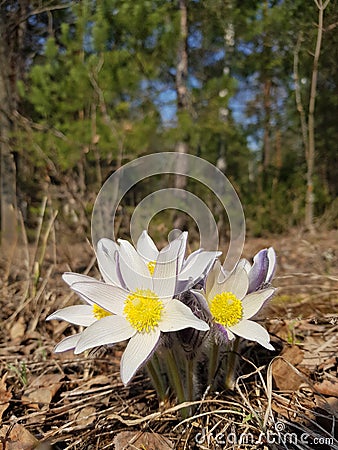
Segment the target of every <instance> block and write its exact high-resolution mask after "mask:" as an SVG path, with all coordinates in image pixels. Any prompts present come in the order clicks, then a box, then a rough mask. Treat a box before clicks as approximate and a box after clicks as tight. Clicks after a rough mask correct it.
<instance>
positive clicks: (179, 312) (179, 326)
mask: <svg viewBox="0 0 338 450" xmlns="http://www.w3.org/2000/svg"><path fill="white" fill-rule="evenodd" d="M159 327H160V330H161V331H163V332H164V333H165V332H169V331H178V330H183V329H185V328H195V329H196V330H201V331H208V330H209V325H208V324H207V323H206V322H204V321H203V320H201V319H198V318H197V317H196V316H195V315H194V314H193V313H192V311H191V309H190V308H189V307H188V306H187V305H184V304H183V303H182V302H180V301H179V300H175V299H173V300H169V301H168V302H166V303H165V309H164V311H163V313H162V318H161V322H160V323H159Z"/></svg>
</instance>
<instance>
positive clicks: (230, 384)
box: [225, 337, 240, 389]
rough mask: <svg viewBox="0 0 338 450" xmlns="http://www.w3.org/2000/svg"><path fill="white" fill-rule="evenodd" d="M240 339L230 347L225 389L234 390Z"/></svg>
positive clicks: (236, 339)
mask: <svg viewBox="0 0 338 450" xmlns="http://www.w3.org/2000/svg"><path fill="white" fill-rule="evenodd" d="M239 342H240V338H238V337H236V338H235V340H234V342H233V343H232V345H231V348H230V345H229V353H228V358H227V371H226V376H225V388H226V389H233V388H234V380H235V369H236V364H237V351H238V347H239Z"/></svg>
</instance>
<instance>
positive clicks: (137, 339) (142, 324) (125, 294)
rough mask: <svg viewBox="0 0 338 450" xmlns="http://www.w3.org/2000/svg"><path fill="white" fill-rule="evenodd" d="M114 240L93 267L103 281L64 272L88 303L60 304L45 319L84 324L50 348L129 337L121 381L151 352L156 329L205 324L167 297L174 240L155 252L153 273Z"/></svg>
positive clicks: (173, 272) (173, 278) (177, 246)
mask: <svg viewBox="0 0 338 450" xmlns="http://www.w3.org/2000/svg"><path fill="white" fill-rule="evenodd" d="M118 243H119V247H118V248H117V247H115V246H114V245H113V246H111V248H109V249H107V242H106V240H105V242H104V244H106V245H103V247H102V251H103V253H105V255H106V256H105V258H106V260H104V259H103V258H102V254H101V256H100V253H99V254H98V260H99V267H100V269H101V272H104V275H105V277H104V278H105V280H107V281H108V282H109V283H107V282H101V281H97V280H95V279H92V278H90V277H83V278H82V276H80V275H76V274H68V275H67V274H66V275H65V277H66V281H67V282H68V283H69V284H70V287H71V289H73V290H74V291H75V292H76V293H78V294H79V295H80V297H81V298H82V299H84V300H85V301H86V302H87V303H88V305H78V306H74V307H68V308H65V309H62V310H60V311H57V312H56V313H54V314H52V315H51V316H49V318H48V319H63V320H67V321H68V322H71V323H78V324H80V325H84V326H87V328H86V329H85V330H84V331H83V332H82V333H80V334H78V335H75V336H71V337H70V338H66V339H65V340H63V341H62V342H61V343H60V344H59V345H58V346H57V347H56V351H64V350H68V349H70V348H74V353H75V354H78V353H81V352H83V351H84V350H87V349H90V348H93V347H97V346H101V345H106V344H114V343H117V342H120V341H124V340H129V342H128V344H127V347H126V349H125V351H124V353H123V356H122V359H121V378H122V381H123V382H124V383H125V384H127V383H128V382H129V381H130V379H131V378H132V377H133V375H134V374H135V372H136V371H137V370H138V368H139V367H141V366H142V365H143V364H144V363H145V362H146V361H147V360H148V359H149V357H150V356H151V355H152V353H153V352H154V350H155V349H156V347H157V345H158V343H159V340H160V336H161V333H166V332H172V331H178V330H182V329H184V328H188V327H192V328H196V329H198V330H201V331H207V330H208V329H209V326H208V325H207V324H206V323H205V322H204V321H202V320H200V319H198V318H197V317H196V316H194V314H193V313H192V311H191V310H190V309H189V308H188V307H187V306H186V305H184V304H183V303H181V302H180V301H179V300H177V299H174V298H173V297H174V294H175V290H176V284H177V273H178V265H179V259H180V254H181V253H180V252H181V245H182V242H181V241H180V240H174V241H173V242H171V243H170V244H169V246H168V247H167V249H166V251H165V252H160V253H159V255H158V257H157V260H156V264H155V267H154V271H153V274H151V271H150V270H149V266H148V265H147V264H146V263H145V261H144V260H143V259H142V257H141V256H140V254H139V253H138V252H137V251H136V250H135V249H134V247H133V246H132V245H131V244H129V242H127V241H124V240H119V241H118ZM107 255H108V256H107ZM107 262H110V263H112V266H113V267H110V266H109V265H108V264H107ZM108 266H109V267H108ZM67 277H68V280H67ZM76 277H81V279H80V278H76ZM79 308H81V309H79ZM84 308H86V309H84ZM90 308H91V309H90ZM94 313H96V315H95V314H94ZM99 315H100V317H99ZM86 321H87V322H86ZM70 345H72V347H70Z"/></svg>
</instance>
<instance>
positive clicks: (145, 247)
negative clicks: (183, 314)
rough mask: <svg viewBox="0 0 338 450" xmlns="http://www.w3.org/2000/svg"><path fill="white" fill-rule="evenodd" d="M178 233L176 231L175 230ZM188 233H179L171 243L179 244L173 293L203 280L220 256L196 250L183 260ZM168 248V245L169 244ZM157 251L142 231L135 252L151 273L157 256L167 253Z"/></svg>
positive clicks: (163, 250)
mask: <svg viewBox="0 0 338 450" xmlns="http://www.w3.org/2000/svg"><path fill="white" fill-rule="evenodd" d="M177 231H178V230H177ZM187 238H188V233H187V232H186V231H185V232H183V233H180V234H179V235H178V236H177V237H176V238H175V239H174V240H173V241H172V242H180V243H181V246H180V250H179V253H178V259H177V283H176V289H175V293H176V294H177V293H181V292H184V291H187V290H188V289H190V288H191V287H193V286H194V285H195V284H196V283H197V282H198V281H200V280H201V279H203V278H204V277H205V275H206V274H207V273H208V271H209V270H210V268H211V266H212V265H213V263H214V261H215V259H216V258H217V257H218V256H220V255H221V254H222V252H218V251H205V250H203V249H198V250H196V251H194V252H192V253H191V254H190V255H189V256H188V257H187V258H185V253H186V247H187ZM169 246H170V244H169ZM169 246H167V247H164V248H163V249H162V250H160V251H159V250H158V249H157V247H156V245H155V243H154V241H153V240H152V239H151V237H150V236H149V235H148V233H147V231H143V232H142V234H141V236H140V237H139V239H138V241H137V245H136V249H137V252H138V253H139V255H140V256H141V257H142V259H143V260H144V261H145V262H146V264H147V265H148V268H149V270H150V272H151V273H153V271H154V268H155V266H156V261H157V259H158V258H159V256H160V255H161V254H163V253H165V252H167V251H168V247H169Z"/></svg>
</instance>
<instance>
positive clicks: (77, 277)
mask: <svg viewBox="0 0 338 450" xmlns="http://www.w3.org/2000/svg"><path fill="white" fill-rule="evenodd" d="M62 279H63V281H65V282H66V283H67V284H68V285H69V286H71V285H72V284H73V283H78V282H79V281H88V282H90V281H97V280H96V279H95V278H93V277H88V276H87V275H81V274H79V273H74V272H65V273H64V274H63V275H62Z"/></svg>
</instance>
